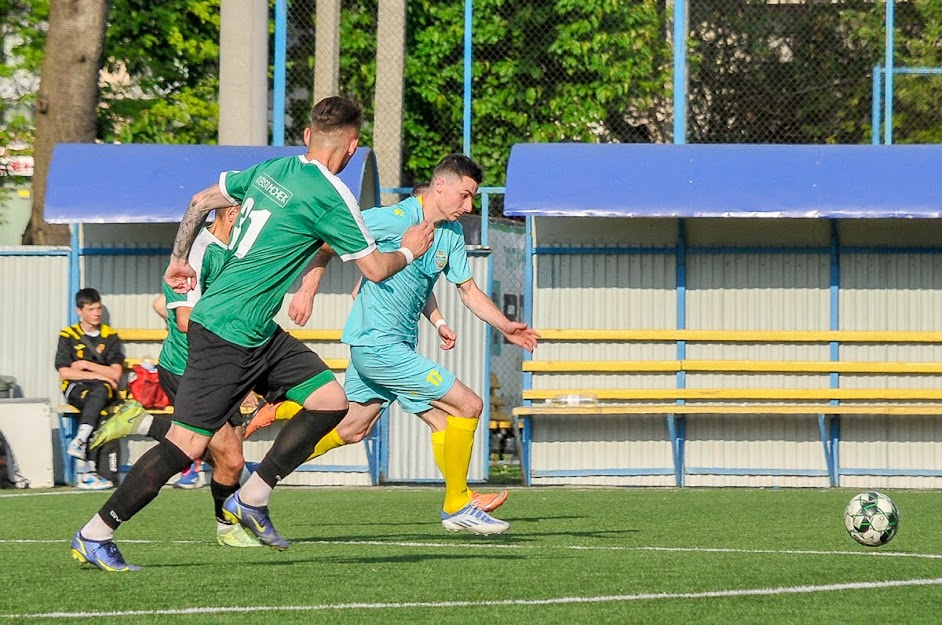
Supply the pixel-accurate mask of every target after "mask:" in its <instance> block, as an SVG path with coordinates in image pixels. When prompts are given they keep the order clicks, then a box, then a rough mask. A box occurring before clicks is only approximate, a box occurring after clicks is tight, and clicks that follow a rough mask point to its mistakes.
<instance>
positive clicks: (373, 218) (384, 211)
mask: <svg viewBox="0 0 942 625" xmlns="http://www.w3.org/2000/svg"><path fill="white" fill-rule="evenodd" d="M363 222H364V223H365V224H366V228H367V230H369V231H370V234H371V235H372V236H373V238H374V239H376V242H377V243H383V242H386V241H399V240H400V239H401V238H402V234H403V233H404V232H405V231H406V229H407V228H408V227H409V226H411V225H412V224H411V223H409V217H408V216H407V214H406V213H405V212H404V211H403V210H402V209H401V208H399V207H397V206H379V207H377V208H371V209H369V210H365V211H363Z"/></svg>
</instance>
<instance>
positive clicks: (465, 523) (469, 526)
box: [442, 503, 510, 535]
mask: <svg viewBox="0 0 942 625" xmlns="http://www.w3.org/2000/svg"><path fill="white" fill-rule="evenodd" d="M442 527H444V528H445V529H446V530H448V531H449V532H460V531H462V530H466V531H468V532H471V533H473V534H481V535H488V534H503V533H504V532H506V531H507V530H509V529H510V523H508V522H507V521H501V520H500V519H495V518H494V517H492V516H491V515H489V514H488V513H487V512H484V511H483V510H481V509H480V508H476V507H475V506H474V504H473V503H469V504H468V505H466V506H465V507H464V508H462V509H461V510H458V512H455V513H454V514H448V513H447V512H445V511H444V510H442Z"/></svg>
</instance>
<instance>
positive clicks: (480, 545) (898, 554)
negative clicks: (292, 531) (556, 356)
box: [0, 538, 942, 560]
mask: <svg viewBox="0 0 942 625" xmlns="http://www.w3.org/2000/svg"><path fill="white" fill-rule="evenodd" d="M69 540H71V539H65V538H37V539H30V538H0V545H3V544H28V543H39V544H65V543H68V542H69ZM118 542H120V543H121V544H126V543H127V544H132V545H201V544H210V543H213V544H215V543H214V541H212V540H210V539H206V540H147V539H133V538H129V539H124V540H121V539H119V540H118ZM291 544H292V545H354V546H355V545H369V546H374V547H407V548H433V549H487V550H495V549H514V550H516V549H527V550H532V549H540V550H545V549H571V550H574V551H663V552H674V553H720V554H724V553H729V554H737V553H745V554H769V555H788V556H865V557H883V558H916V559H920V560H942V553H909V552H905V551H881V550H878V549H873V550H870V551H839V550H832V551H824V550H813V549H806V550H802V549H733V548H726V547H657V546H648V547H643V546H641V547H625V546H619V545H608V546H606V545H599V546H591V545H505V544H500V543H488V542H475V543H452V542H416V541H387V540H296V541H292V542H291Z"/></svg>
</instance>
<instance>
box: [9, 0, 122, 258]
mask: <svg viewBox="0 0 942 625" xmlns="http://www.w3.org/2000/svg"><path fill="white" fill-rule="evenodd" d="M110 8H111V0H51V2H50V5H49V32H48V35H47V38H46V51H45V58H44V60H43V69H42V77H41V82H40V84H39V95H38V97H37V99H36V141H35V144H34V145H33V158H34V161H35V169H34V174H33V212H32V217H31V218H30V223H29V227H28V228H27V229H26V233H25V234H24V235H23V242H24V243H26V244H30V243H31V244H35V245H61V244H68V242H69V236H68V231H67V230H66V228H65V227H63V226H55V225H50V224H47V223H46V221H45V219H44V218H43V213H44V210H45V201H46V180H47V178H48V176H49V162H50V161H51V160H52V149H53V146H55V144H56V143H85V142H87V143H91V142H93V141H94V140H95V135H96V113H95V107H96V105H97V103H98V76H99V71H100V69H101V60H102V59H101V54H102V48H103V47H104V42H105V29H106V27H107V24H108V11H109V9H110Z"/></svg>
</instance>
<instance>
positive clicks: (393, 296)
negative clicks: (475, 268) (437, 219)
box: [341, 198, 472, 347]
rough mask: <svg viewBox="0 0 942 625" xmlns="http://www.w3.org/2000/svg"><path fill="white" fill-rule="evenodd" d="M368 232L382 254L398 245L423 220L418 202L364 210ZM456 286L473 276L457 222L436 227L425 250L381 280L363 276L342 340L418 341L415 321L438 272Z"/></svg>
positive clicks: (373, 342) (412, 343) (377, 342)
mask: <svg viewBox="0 0 942 625" xmlns="http://www.w3.org/2000/svg"><path fill="white" fill-rule="evenodd" d="M363 219H364V221H366V226H367V227H368V228H369V229H370V233H371V234H372V235H373V236H374V237H375V238H376V243H377V245H378V246H379V249H380V250H381V251H383V252H388V251H393V250H396V249H399V246H400V244H401V241H402V235H403V233H404V232H405V231H406V229H407V228H409V227H410V226H413V225H416V224H418V223H421V222H422V219H423V215H422V204H421V202H420V201H419V200H418V199H417V198H408V199H406V200H404V201H402V202H401V203H399V204H396V205H395V206H385V207H381V208H371V209H370V210H368V211H364V212H363ZM441 273H444V274H445V278H447V279H448V281H449V282H452V283H454V284H461V283H462V282H467V281H468V280H470V279H471V278H472V274H471V267H470V265H469V264H468V255H467V253H466V252H465V243H464V230H463V229H462V228H461V224H459V223H457V222H454V223H451V222H442V223H439V224H438V225H437V226H435V239H434V241H433V242H432V247H430V248H429V250H428V251H427V252H425V254H423V255H422V256H420V257H419V258H416V259H415V262H413V263H412V264H411V265H409V266H408V267H406V268H405V269H403V270H402V271H400V272H399V273H396V274H394V275H392V276H390V277H389V278H386V279H385V280H383V281H382V282H378V283H376V282H370V281H369V280H364V281H363V284H362V286H360V292H359V293H358V294H357V297H356V299H355V300H354V301H353V310H352V311H351V312H350V316H349V317H348V318H347V323H346V325H345V326H344V328H343V336H342V338H341V341H343V342H344V343H346V344H348V345H359V346H375V345H389V344H392V343H407V344H408V345H410V346H412V347H415V345H416V343H417V342H418V333H419V319H420V318H421V316H422V309H423V308H425V302H426V300H428V296H429V295H430V294H431V292H432V288H433V287H434V286H435V281H436V280H438V276H439V274H441Z"/></svg>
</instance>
